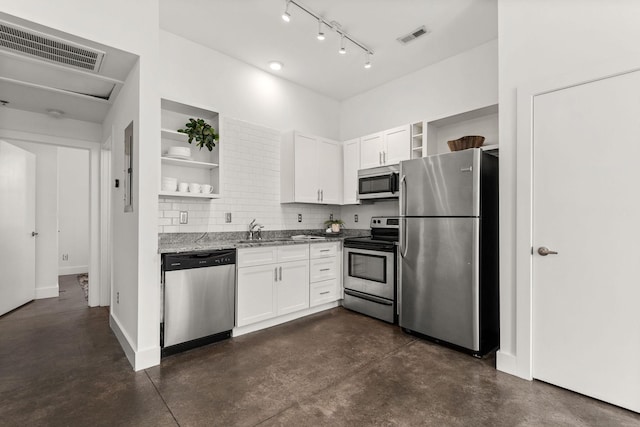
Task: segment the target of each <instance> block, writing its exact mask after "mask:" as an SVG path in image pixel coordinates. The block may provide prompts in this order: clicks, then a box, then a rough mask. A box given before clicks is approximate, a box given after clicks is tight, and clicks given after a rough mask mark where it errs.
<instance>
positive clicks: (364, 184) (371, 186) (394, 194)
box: [358, 165, 400, 200]
mask: <svg viewBox="0 0 640 427" xmlns="http://www.w3.org/2000/svg"><path fill="white" fill-rule="evenodd" d="M399 187H400V183H399V174H398V165H389V166H379V167H375V168H369V169H360V170H359V171H358V198H359V199H360V200H367V199H397V198H398V189H399Z"/></svg>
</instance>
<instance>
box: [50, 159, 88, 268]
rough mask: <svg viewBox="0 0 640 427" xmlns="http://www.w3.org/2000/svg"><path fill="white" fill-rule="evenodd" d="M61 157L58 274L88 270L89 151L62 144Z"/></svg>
mask: <svg viewBox="0 0 640 427" xmlns="http://www.w3.org/2000/svg"><path fill="white" fill-rule="evenodd" d="M57 159H58V203H57V205H58V230H59V234H58V256H57V258H58V274H60V275H64V274H80V273H88V272H89V253H90V250H89V151H88V150H80V149H76V148H65V147H60V148H59V149H58V158H57ZM65 256H66V257H65ZM65 258H66V259H65Z"/></svg>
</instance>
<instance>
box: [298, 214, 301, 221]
mask: <svg viewBox="0 0 640 427" xmlns="http://www.w3.org/2000/svg"><path fill="white" fill-rule="evenodd" d="M298 222H302V214H298Z"/></svg>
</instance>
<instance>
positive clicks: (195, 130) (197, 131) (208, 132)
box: [178, 118, 220, 151]
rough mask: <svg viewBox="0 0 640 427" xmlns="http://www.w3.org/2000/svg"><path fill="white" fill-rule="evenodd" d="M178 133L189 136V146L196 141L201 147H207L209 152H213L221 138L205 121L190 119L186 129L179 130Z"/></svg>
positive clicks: (185, 126)
mask: <svg viewBox="0 0 640 427" xmlns="http://www.w3.org/2000/svg"><path fill="white" fill-rule="evenodd" d="M178 132H180V133H184V134H187V136H188V137H189V144H191V142H192V141H193V140H194V139H195V140H196V145H197V146H198V147H200V149H201V150H202V147H207V148H208V149H209V151H212V150H213V147H215V146H216V141H217V140H218V139H219V138H220V136H219V135H218V134H217V133H216V130H215V129H214V128H213V127H212V126H211V125H210V124H209V123H207V122H205V121H204V120H203V119H193V118H190V119H189V123H186V124H185V125H184V129H178Z"/></svg>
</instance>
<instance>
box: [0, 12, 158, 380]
mask: <svg viewBox="0 0 640 427" xmlns="http://www.w3.org/2000/svg"><path fill="white" fill-rule="evenodd" d="M0 10H2V11H3V12H5V13H8V14H11V15H15V16H18V17H20V18H22V19H26V20H29V21H34V22H37V23H39V24H42V25H46V26H49V27H52V28H55V29H57V30H60V31H64V32H68V33H70V34H74V35H76V36H79V37H84V38H86V39H89V40H93V41H95V42H98V43H102V44H105V45H108V46H112V47H115V48H118V49H121V50H124V51H128V52H131V53H134V54H137V55H139V56H140V62H139V69H138V71H136V76H138V77H139V78H136V79H135V80H136V81H138V82H139V86H138V87H137V91H136V94H135V96H134V98H136V99H137V98H139V99H140V105H139V106H138V105H137V101H136V105H135V107H134V109H135V115H134V117H133V118H135V119H137V127H136V129H137V130H136V138H137V142H138V146H137V151H136V153H135V154H136V159H137V160H135V161H136V162H138V163H137V164H136V170H137V172H136V179H135V185H136V191H137V195H138V201H137V205H136V206H135V208H136V214H135V217H136V218H135V221H136V222H137V223H138V227H136V229H135V230H134V231H135V234H133V235H132V236H131V238H130V239H129V240H128V241H127V242H123V241H122V240H121V241H120V243H131V241H133V245H131V244H129V245H125V246H118V244H116V240H115V239H114V248H113V249H114V253H115V254H122V256H121V257H120V258H118V259H114V265H113V266H114V271H119V272H120V274H121V276H124V278H125V279H126V280H125V281H124V283H122V286H126V287H127V289H128V291H129V292H130V293H131V294H133V295H135V299H134V297H132V298H131V300H132V301H131V302H132V303H133V304H131V305H129V306H127V308H126V310H127V314H126V315H127V317H128V318H129V319H131V320H130V321H128V323H127V324H126V326H123V327H124V328H125V329H126V331H125V333H123V332H122V331H121V330H119V329H118V326H117V325H114V326H112V327H113V328H114V330H115V331H116V335H117V336H118V339H119V340H120V343H121V344H122V345H123V348H124V349H125V352H126V354H127V357H128V358H129V360H130V361H131V363H132V364H133V365H134V367H135V368H136V369H142V368H144V367H147V366H152V365H155V364H158V363H159V361H160V347H159V342H158V341H159V340H158V337H159V287H158V281H159V268H160V267H159V265H158V257H157V244H158V243H157V232H158V225H157V209H158V200H157V183H158V181H159V179H160V170H159V168H160V165H159V161H155V159H157V156H158V152H159V150H160V138H159V131H158V129H159V128H160V101H159V94H158V78H157V75H158V70H159V68H160V67H159V66H158V42H159V40H158V32H159V24H158V23H159V6H158V0H139V1H135V2H131V1H128V0H95V1H92V2H91V3H90V4H88V3H87V2H86V1H83V0H66V1H65V2H64V3H63V4H61V3H60V2H51V1H48V0H24V1H20V2H15V1H11V0H0ZM110 135H111V126H110V125H106V126H105V127H104V128H103V135H102V138H101V140H103V141H104V140H107V139H108V138H109V136H110ZM115 135H118V134H114V136H115ZM98 158H99V156H98ZM141 159H154V160H143V161H140V160H141ZM94 164H95V165H98V166H99V162H97V159H94V157H93V156H92V165H94ZM92 170H93V167H92ZM114 178H115V177H114ZM96 191H99V188H97V189H96ZM92 192H93V186H92ZM114 201H115V199H114ZM96 207H97V208H98V209H99V204H98V205H97V206H96ZM94 213H95V214H97V212H95V209H92V215H93V214H94ZM128 231H129V230H128V229H127V230H124V231H123V230H120V229H118V228H117V226H116V227H114V235H118V234H119V233H122V232H128ZM93 236H94V233H93V231H92V237H93ZM97 238H98V239H99V232H98V233H97ZM94 255H95V254H93V253H92V257H93V256H94ZM120 262H122V263H123V264H119V263H120ZM90 275H91V273H90ZM93 276H94V277H98V276H99V274H98V272H96V274H94V275H93ZM114 279H115V278H114ZM138 302H140V303H138ZM123 311H124V310H123ZM121 314H123V315H124V313H123V312H122V313H121ZM112 325H113V324H112ZM125 335H126V337H125Z"/></svg>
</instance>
